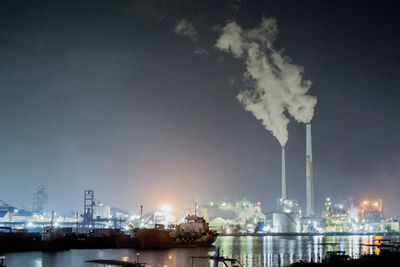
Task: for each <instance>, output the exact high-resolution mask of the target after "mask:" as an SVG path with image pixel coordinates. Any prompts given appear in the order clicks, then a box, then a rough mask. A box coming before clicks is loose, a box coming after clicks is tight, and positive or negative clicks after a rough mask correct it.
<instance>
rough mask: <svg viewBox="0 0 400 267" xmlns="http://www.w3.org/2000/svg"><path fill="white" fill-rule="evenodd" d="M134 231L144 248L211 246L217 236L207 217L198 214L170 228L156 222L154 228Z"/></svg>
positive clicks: (189, 216)
mask: <svg viewBox="0 0 400 267" xmlns="http://www.w3.org/2000/svg"><path fill="white" fill-rule="evenodd" d="M134 233H135V236H136V237H137V238H138V240H139V244H140V248H142V249H162V248H172V247H200V246H211V245H212V244H213V243H214V242H215V240H216V238H217V233H216V232H215V231H211V230H210V229H209V226H208V223H207V222H206V221H205V219H204V218H203V217H198V216H196V215H188V216H186V218H185V221H184V222H183V223H181V224H177V225H172V226H170V227H169V228H168V229H165V228H164V226H163V225H158V224H156V225H155V227H154V228H152V229H135V230H134Z"/></svg>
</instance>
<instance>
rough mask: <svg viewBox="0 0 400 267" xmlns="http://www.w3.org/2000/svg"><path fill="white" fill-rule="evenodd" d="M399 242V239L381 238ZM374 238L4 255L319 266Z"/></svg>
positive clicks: (47, 262)
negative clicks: (331, 254) (216, 257)
mask: <svg viewBox="0 0 400 267" xmlns="http://www.w3.org/2000/svg"><path fill="white" fill-rule="evenodd" d="M385 238H390V239H392V240H397V241H398V240H400V236H390V237H385ZM375 241H376V237H374V236H372V235H369V236H365V235H351V236H219V237H218V238H217V240H216V242H215V243H214V247H209V248H173V249H165V250H142V251H136V250H134V249H81V250H79V249H72V250H64V251H55V252H41V251H33V252H19V253H5V254H2V255H4V256H5V264H6V265H7V267H17V266H26V267H62V266H76V267H79V266H81V267H89V266H93V264H90V263H87V262H85V261H87V260H92V259H113V260H124V261H136V260H137V257H138V255H137V253H139V259H140V262H145V263H146V266H152V267H154V266H175V267H184V266H192V259H191V258H190V257H192V256H209V255H213V254H214V252H215V250H216V248H217V247H219V248H220V251H221V254H222V255H224V256H227V257H232V258H236V259H238V260H239V261H240V262H241V263H242V264H243V266H268V267H272V266H279V265H280V266H289V265H290V264H291V263H294V262H298V261H300V260H303V261H311V260H312V261H314V262H320V261H321V260H322V259H323V258H324V256H325V252H326V251H331V250H344V251H345V252H346V254H348V255H349V256H350V257H351V258H358V257H360V256H361V255H365V254H379V249H378V248H377V247H374V246H371V245H373V244H374V242H375ZM193 266H195V267H206V266H212V262H211V261H209V260H207V259H194V262H193Z"/></svg>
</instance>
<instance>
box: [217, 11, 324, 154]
mask: <svg viewBox="0 0 400 267" xmlns="http://www.w3.org/2000/svg"><path fill="white" fill-rule="evenodd" d="M277 34H278V28H277V23H276V19H274V18H269V19H266V18H263V20H262V22H261V23H260V24H259V25H258V26H257V27H256V28H254V29H250V30H243V29H242V28H241V27H240V26H239V25H238V24H236V22H230V23H228V24H227V25H226V26H225V27H224V28H223V29H222V34H221V36H220V37H219V39H218V40H217V43H216V47H217V48H218V49H220V50H222V51H226V52H231V53H232V54H233V56H234V57H236V58H241V59H243V60H244V62H245V64H246V67H247V71H246V72H245V77H248V78H251V79H252V80H253V81H254V88H252V89H248V90H243V91H241V92H240V93H239V95H238V96H237V98H238V100H239V101H240V102H241V103H242V104H243V106H244V108H245V109H246V110H247V111H250V112H251V113H253V115H254V116H255V117H256V118H257V119H258V120H261V122H262V124H263V125H264V126H265V128H266V129H267V130H269V131H271V132H272V134H273V135H274V136H275V137H276V138H277V139H278V141H279V143H280V144H281V146H282V147H284V146H285V144H286V142H287V140H288V131H287V125H288V123H289V119H288V117H287V116H286V115H285V111H287V112H288V113H289V114H290V115H291V116H292V117H293V118H294V119H295V120H296V121H298V122H302V123H308V122H310V121H311V119H312V117H313V115H314V107H315V105H316V104H317V99H316V97H314V96H310V95H307V92H308V90H309V88H310V86H311V81H309V80H303V77H302V76H303V68H302V67H301V66H298V65H295V64H293V63H291V60H290V58H289V57H286V56H283V55H282V52H278V51H276V50H275V49H274V48H273V43H274V41H275V38H276V35H277Z"/></svg>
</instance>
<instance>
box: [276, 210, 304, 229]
mask: <svg viewBox="0 0 400 267" xmlns="http://www.w3.org/2000/svg"><path fill="white" fill-rule="evenodd" d="M272 219H273V229H274V232H276V233H298V232H300V215H299V213H294V212H292V213H285V212H275V213H273V214H272Z"/></svg>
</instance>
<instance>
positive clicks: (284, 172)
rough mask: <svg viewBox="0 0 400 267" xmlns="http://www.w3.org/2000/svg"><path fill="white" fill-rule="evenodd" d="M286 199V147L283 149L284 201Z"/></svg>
mask: <svg viewBox="0 0 400 267" xmlns="http://www.w3.org/2000/svg"><path fill="white" fill-rule="evenodd" d="M285 199H286V166H285V147H282V200H285Z"/></svg>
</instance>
